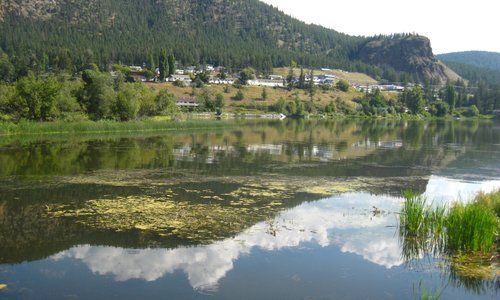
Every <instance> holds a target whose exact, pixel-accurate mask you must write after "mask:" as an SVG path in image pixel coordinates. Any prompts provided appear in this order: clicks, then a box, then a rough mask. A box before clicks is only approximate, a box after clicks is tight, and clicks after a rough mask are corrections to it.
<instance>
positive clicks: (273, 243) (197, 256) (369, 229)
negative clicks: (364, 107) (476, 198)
mask: <svg viewBox="0 0 500 300" xmlns="http://www.w3.org/2000/svg"><path fill="white" fill-rule="evenodd" d="M442 184H450V185H451V184H454V181H453V180H449V179H446V178H441V177H435V176H434V177H432V178H431V180H430V182H429V190H428V192H432V193H434V195H436V196H437V197H438V198H440V199H447V200H448V201H449V200H450V198H449V197H448V196H449V195H448V191H447V190H444V189H441V190H436V189H435V188H434V187H435V186H436V185H442ZM465 186H466V188H464V190H467V191H469V192H471V193H472V192H478V191H480V190H483V191H484V190H490V189H495V188H500V181H491V182H487V183H486V182H482V183H472V182H470V183H466V184H465ZM457 192H460V191H457ZM401 202H402V200H401V198H397V197H390V196H375V195H370V194H366V193H347V194H343V195H339V196H334V197H330V198H326V199H322V200H319V201H316V202H311V203H304V204H301V205H299V206H297V207H295V208H293V209H289V210H287V211H284V212H282V213H281V214H279V215H278V216H277V217H275V218H274V219H270V220H268V221H266V222H260V223H258V224H256V225H254V226H252V227H251V228H249V229H247V230H245V231H244V232H242V233H240V234H238V235H236V236H235V237H233V238H229V239H225V240H222V241H219V242H216V243H213V244H211V245H204V246H196V247H180V248H177V249H134V250H130V249H123V248H115V247H93V246H88V245H86V246H78V247H74V248H72V249H70V250H67V251H63V252H61V253H59V254H57V255H54V256H53V257H52V259H54V260H63V259H77V260H81V261H82V262H84V263H85V264H86V265H87V266H88V267H89V268H90V269H91V270H92V272H94V273H96V274H100V275H112V276H114V278H115V279H116V280H117V281H126V280H130V279H142V280H146V281H154V280H157V279H159V278H161V277H163V276H166V275H168V274H173V273H174V272H175V271H177V270H181V271H183V272H184V273H185V274H186V276H187V278H188V280H189V282H190V284H191V286H192V287H193V288H194V289H197V290H203V291H209V290H216V289H217V286H218V283H219V281H220V280H221V279H222V278H224V277H225V276H226V274H227V273H228V272H229V271H230V270H232V269H233V265H234V262H235V261H236V260H237V259H238V258H239V257H241V256H242V255H249V254H251V252H252V249H254V248H260V249H264V250H266V251H279V250H282V249H284V248H291V247H297V248H300V249H302V251H307V247H306V248H305V249H304V248H303V247H304V245H309V246H310V245H311V244H313V245H316V246H317V247H330V246H335V247H338V248H339V249H340V250H341V251H342V252H347V253H354V254H357V255H359V256H362V257H363V259H364V260H366V261H367V262H370V263H373V264H376V265H379V266H383V267H385V268H393V267H397V266H401V265H403V264H404V263H405V262H406V261H405V260H404V259H403V257H404V256H403V255H402V250H401V245H400V244H399V242H398V238H397V234H396V232H397V229H396V226H397V224H398V217H397V213H396V212H398V211H399V209H400V205H401Z"/></svg>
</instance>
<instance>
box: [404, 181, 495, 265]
mask: <svg viewBox="0 0 500 300" xmlns="http://www.w3.org/2000/svg"><path fill="white" fill-rule="evenodd" d="M404 198H405V202H404V204H403V208H402V209H401V217H400V226H399V235H400V237H401V238H402V240H403V248H405V245H406V246H407V247H408V248H407V250H411V251H407V252H406V253H407V255H405V256H407V257H414V255H413V254H415V253H425V252H429V251H430V252H431V253H435V254H436V253H439V252H444V253H447V254H456V253H460V252H461V251H465V252H469V253H470V252H482V253H489V252H491V251H493V250H494V245H495V241H496V239H497V234H498V229H499V227H498V226H499V219H498V218H499V215H498V214H496V213H495V212H494V210H495V209H497V208H498V207H499V206H500V191H497V192H495V193H492V194H480V195H478V196H477V198H476V199H475V200H474V201H472V202H470V203H468V204H461V203H456V204H454V205H453V206H452V207H450V208H447V209H445V208H443V207H434V208H432V207H431V206H429V205H427V203H426V200H425V198H423V197H422V196H417V195H415V194H413V193H412V192H405V194H404Z"/></svg>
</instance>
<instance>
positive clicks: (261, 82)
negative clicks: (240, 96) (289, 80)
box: [248, 79, 285, 87]
mask: <svg viewBox="0 0 500 300" xmlns="http://www.w3.org/2000/svg"><path fill="white" fill-rule="evenodd" d="M248 85H253V86H269V87H284V86H285V84H284V83H283V80H271V79H253V80H249V81H248Z"/></svg>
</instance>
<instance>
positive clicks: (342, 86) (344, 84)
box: [335, 79, 351, 92]
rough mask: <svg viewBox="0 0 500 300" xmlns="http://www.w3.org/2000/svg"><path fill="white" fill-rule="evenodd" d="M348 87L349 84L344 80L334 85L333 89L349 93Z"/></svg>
mask: <svg viewBox="0 0 500 300" xmlns="http://www.w3.org/2000/svg"><path fill="white" fill-rule="evenodd" d="M350 86H351V85H350V84H349V82H348V81H347V80H344V79H341V80H339V81H337V83H336V84H335V87H336V88H337V89H338V90H341V91H343V92H347V91H349V87H350Z"/></svg>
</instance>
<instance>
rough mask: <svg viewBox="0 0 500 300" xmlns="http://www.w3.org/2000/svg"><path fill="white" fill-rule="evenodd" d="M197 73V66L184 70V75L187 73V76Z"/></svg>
mask: <svg viewBox="0 0 500 300" xmlns="http://www.w3.org/2000/svg"><path fill="white" fill-rule="evenodd" d="M195 72H196V67H195V66H189V67H186V69H185V70H184V73H186V74H189V73H195Z"/></svg>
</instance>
